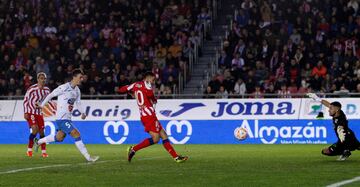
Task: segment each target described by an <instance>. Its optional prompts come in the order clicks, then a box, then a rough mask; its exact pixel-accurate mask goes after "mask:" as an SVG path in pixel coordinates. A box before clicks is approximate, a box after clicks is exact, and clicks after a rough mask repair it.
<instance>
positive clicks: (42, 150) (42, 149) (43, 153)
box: [39, 129, 49, 158]
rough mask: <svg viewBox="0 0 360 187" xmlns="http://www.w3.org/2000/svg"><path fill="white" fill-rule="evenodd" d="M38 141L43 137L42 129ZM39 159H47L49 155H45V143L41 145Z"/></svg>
mask: <svg viewBox="0 0 360 187" xmlns="http://www.w3.org/2000/svg"><path fill="white" fill-rule="evenodd" d="M39 134H40V139H41V138H44V137H45V132H44V129H40V130H39ZM41 157H43V158H47V157H49V155H48V154H47V153H46V143H43V144H41Z"/></svg>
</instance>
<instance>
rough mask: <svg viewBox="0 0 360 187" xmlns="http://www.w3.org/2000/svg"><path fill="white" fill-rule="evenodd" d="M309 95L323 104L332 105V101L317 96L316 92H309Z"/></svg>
mask: <svg viewBox="0 0 360 187" xmlns="http://www.w3.org/2000/svg"><path fill="white" fill-rule="evenodd" d="M306 95H307V96H308V97H310V98H311V99H313V100H314V101H317V102H320V103H321V104H323V105H324V106H326V107H330V102H329V101H327V100H325V99H321V98H320V97H319V96H317V95H316V94H314V93H307V94H306Z"/></svg>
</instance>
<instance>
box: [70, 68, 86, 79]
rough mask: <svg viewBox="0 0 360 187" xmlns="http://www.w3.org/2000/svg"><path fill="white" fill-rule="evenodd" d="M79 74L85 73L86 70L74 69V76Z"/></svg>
mask: <svg viewBox="0 0 360 187" xmlns="http://www.w3.org/2000/svg"><path fill="white" fill-rule="evenodd" d="M78 74H81V75H84V72H83V71H82V70H81V69H74V70H73V71H72V76H73V77H76V76H77V75H78Z"/></svg>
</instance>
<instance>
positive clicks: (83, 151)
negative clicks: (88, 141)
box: [75, 137, 90, 160]
mask: <svg viewBox="0 0 360 187" xmlns="http://www.w3.org/2000/svg"><path fill="white" fill-rule="evenodd" d="M75 145H76V147H77V149H78V150H79V151H80V153H81V154H82V155H83V156H84V157H85V158H86V160H89V159H90V154H89V153H88V151H87V149H86V147H85V145H84V143H83V141H82V140H81V137H78V138H75Z"/></svg>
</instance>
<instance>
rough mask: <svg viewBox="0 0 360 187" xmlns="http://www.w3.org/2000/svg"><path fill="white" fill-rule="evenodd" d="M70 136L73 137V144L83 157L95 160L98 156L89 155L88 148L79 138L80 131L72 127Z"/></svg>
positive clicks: (90, 160)
mask: <svg viewBox="0 0 360 187" xmlns="http://www.w3.org/2000/svg"><path fill="white" fill-rule="evenodd" d="M70 135H71V137H73V138H74V139H75V145H76V147H77V149H78V150H79V151H80V153H81V154H82V155H83V156H84V157H85V159H86V160H87V161H89V162H95V161H97V160H98V159H99V156H93V157H92V156H90V154H89V153H88V150H87V149H86V147H85V144H84V143H83V141H82V140H81V137H80V132H79V131H78V130H77V129H74V130H72V131H71V132H70Z"/></svg>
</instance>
